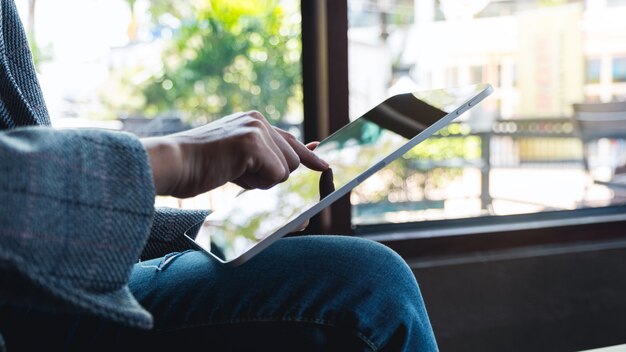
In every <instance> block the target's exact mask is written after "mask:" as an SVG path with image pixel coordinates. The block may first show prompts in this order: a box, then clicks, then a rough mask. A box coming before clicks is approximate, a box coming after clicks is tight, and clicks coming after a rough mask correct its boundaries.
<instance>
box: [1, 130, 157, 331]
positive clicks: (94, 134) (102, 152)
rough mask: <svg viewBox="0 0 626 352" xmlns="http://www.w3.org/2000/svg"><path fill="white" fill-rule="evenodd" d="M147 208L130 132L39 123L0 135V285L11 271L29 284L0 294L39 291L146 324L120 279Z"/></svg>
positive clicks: (146, 171) (138, 149)
mask: <svg viewBox="0 0 626 352" xmlns="http://www.w3.org/2000/svg"><path fill="white" fill-rule="evenodd" d="M153 211H154V186H153V181H152V173H151V169H150V165H149V163H148V158H147V154H146V152H145V150H144V149H143V146H142V144H141V143H140V142H139V140H138V139H137V138H135V137H133V136H131V135H129V134H126V133H118V132H107V131H92V130H62V131H58V130H54V129H51V128H45V127H31V128H20V129H15V130H11V131H5V132H0V224H2V226H0V281H4V280H5V279H6V278H7V277H9V275H13V274H15V273H17V274H18V275H19V277H21V278H23V279H24V281H25V282H27V283H28V284H29V285H31V286H32V287H36V288H37V290H23V291H21V292H14V290H15V289H16V288H15V287H14V285H2V287H0V296H3V297H19V298H20V299H23V300H29V297H28V295H27V294H28V293H29V292H31V291H33V292H34V291H37V292H45V294H47V295H49V296H50V297H53V298H55V299H60V300H61V301H63V302H64V303H67V304H69V305H70V306H72V307H74V309H81V310H87V311H90V312H92V313H95V314H98V315H100V316H103V317H108V318H110V319H114V320H117V321H119V322H122V323H126V324H130V325H134V326H142V327H148V326H150V325H151V318H150V315H149V314H148V313H147V312H145V311H144V310H143V309H142V308H141V307H140V306H139V305H138V304H137V303H136V301H135V300H134V298H133V297H132V296H131V294H130V293H129V291H128V289H127V287H126V283H127V281H128V278H129V275H130V270H131V267H132V264H133V263H135V262H136V261H137V258H138V257H139V255H140V253H141V251H142V248H143V247H144V244H145V241H146V239H147V237H148V233H149V229H150V225H151V221H152V217H153ZM30 301H31V303H33V304H42V302H43V301H42V300H41V297H34V298H32V299H31V300H30Z"/></svg>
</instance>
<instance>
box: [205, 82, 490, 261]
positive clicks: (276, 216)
mask: <svg viewBox="0 0 626 352" xmlns="http://www.w3.org/2000/svg"><path fill="white" fill-rule="evenodd" d="M485 88H486V87H485V86H484V85H476V86H468V87H461V88H456V89H441V90H432V91H425V92H417V93H407V94H399V95H396V96H393V97H391V98H389V99H387V100H385V101H384V102H382V103H381V104H379V105H378V106H376V107H375V108H373V109H372V110H370V111H368V112H367V113H365V114H364V115H363V116H361V117H359V118H358V119H356V120H354V121H352V122H351V123H349V124H348V125H346V126H344V127H343V128H341V129H340V130H339V131H337V132H335V133H334V134H332V135H331V136H329V137H328V138H326V139H325V140H323V141H321V143H320V144H319V146H318V147H317V149H316V150H315V153H316V154H317V155H319V156H320V157H321V158H322V159H324V160H326V161H327V162H328V164H330V166H331V169H330V170H329V171H327V172H324V173H320V172H318V171H313V170H310V169H308V168H306V167H305V166H302V165H300V167H299V168H298V169H296V170H295V171H293V172H292V173H291V175H290V177H289V178H288V179H287V180H286V181H285V182H283V183H280V184H278V185H276V186H274V187H272V188H270V189H268V190H250V191H245V192H243V193H242V194H240V195H239V196H237V197H236V198H235V199H234V201H233V202H232V203H231V204H229V205H226V206H224V207H223V208H220V209H216V211H215V212H213V213H212V214H210V215H209V216H208V217H207V218H206V220H205V222H204V224H203V226H202V227H201V229H200V231H199V232H198V234H197V236H196V237H195V239H194V240H195V242H196V244H197V245H199V246H200V247H201V248H202V249H204V250H206V251H208V252H210V253H211V254H213V255H214V256H215V257H217V258H218V259H219V260H220V261H223V262H229V261H231V260H233V259H236V258H238V257H240V256H242V254H244V253H246V252H247V251H249V250H250V249H252V248H254V247H255V246H257V245H258V244H259V242H260V241H262V240H263V239H265V238H267V237H268V236H279V237H280V236H284V235H286V234H287V233H289V232H293V231H296V230H297V229H298V227H299V226H300V225H301V224H302V223H304V222H305V221H306V220H307V219H309V218H310V217H311V216H312V215H314V213H317V212H319V211H320V210H321V209H323V207H326V206H327V205H328V204H330V202H332V201H334V200H336V199H338V198H339V197H340V196H343V195H344V194H346V193H347V192H348V191H349V190H350V189H352V188H354V187H355V186H356V185H358V184H359V183H361V182H362V181H363V180H364V179H365V178H367V177H369V176H370V175H371V174H372V173H373V172H375V171H377V170H379V169H380V168H382V167H384V166H385V165H386V164H387V163H389V162H391V161H392V160H393V159H396V158H397V157H399V156H401V155H402V154H404V153H405V152H406V151H408V150H409V149H410V148H406V150H404V151H403V150H402V148H403V147H406V146H407V145H408V144H411V143H409V142H411V141H413V142H414V139H415V137H416V136H418V135H420V133H422V132H424V131H425V130H427V129H428V128H429V127H431V126H432V127H437V129H436V130H438V129H440V128H441V127H443V126H445V124H446V123H448V122H450V121H451V120H452V119H453V117H452V116H449V119H448V120H449V121H446V122H445V123H442V124H441V126H433V125H434V124H436V123H437V122H442V121H441V119H442V118H443V117H446V116H448V115H449V113H450V112H454V111H455V110H457V109H458V108H459V107H461V106H463V105H464V104H465V103H467V102H468V100H470V99H472V98H474V97H476V96H477V94H479V93H480V92H482V91H484V90H485ZM462 110H465V109H462ZM461 112H462V111H460V110H459V111H457V112H456V113H455V114H454V115H460V113H461ZM436 130H433V129H432V128H431V130H428V132H427V133H425V134H427V135H428V136H430V135H431V134H432V133H434V132H436ZM426 137H427V136H425V137H424V138H423V139H425V138H426ZM423 139H422V140H423ZM415 144H417V142H416V143H414V144H413V145H415ZM413 145H410V146H409V147H412V146H413ZM399 152H401V153H399ZM346 188H347V189H346ZM326 198H333V199H326ZM320 200H322V203H320ZM324 200H326V201H324ZM324 203H327V204H324ZM316 207H317V209H316Z"/></svg>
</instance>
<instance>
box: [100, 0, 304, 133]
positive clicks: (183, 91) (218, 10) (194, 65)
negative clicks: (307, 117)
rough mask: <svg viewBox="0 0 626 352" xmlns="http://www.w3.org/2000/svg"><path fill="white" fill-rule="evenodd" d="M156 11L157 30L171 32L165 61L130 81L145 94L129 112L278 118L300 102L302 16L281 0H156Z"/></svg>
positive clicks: (199, 119) (136, 91) (203, 117)
mask: <svg viewBox="0 0 626 352" xmlns="http://www.w3.org/2000/svg"><path fill="white" fill-rule="evenodd" d="M150 11H151V14H152V18H153V23H154V26H155V29H156V30H161V31H162V32H163V33H172V36H171V39H170V40H168V41H167V43H166V44H165V49H164V51H163V54H162V61H163V66H162V67H161V68H160V69H158V70H153V71H154V72H150V73H149V74H145V73H144V75H145V76H146V77H145V78H144V79H137V76H141V75H140V74H137V76H135V77H133V78H131V79H130V81H132V82H135V84H134V86H133V87H134V89H133V90H134V91H133V92H132V93H131V95H139V96H141V99H139V100H137V99H135V100H134V101H140V104H134V105H132V106H125V107H124V108H126V109H129V108H130V109H131V111H127V112H128V113H135V114H137V113H138V114H142V115H146V116H154V115H157V114H160V113H164V112H168V111H172V110H174V111H177V112H181V113H182V114H183V116H184V117H185V118H186V119H187V120H189V121H191V122H197V123H204V122H208V121H211V120H214V119H216V118H219V117H221V116H224V115H227V114H230V113H233V112H237V111H247V110H259V111H260V112H262V113H263V114H264V115H265V116H266V117H267V118H268V119H270V120H272V121H277V120H280V119H281V118H282V117H284V115H285V114H286V113H287V112H288V111H293V110H294V107H295V108H298V107H300V106H301V103H300V101H301V99H302V92H301V85H300V77H301V75H300V52H301V45H300V40H299V38H300V27H299V22H300V17H299V14H298V13H294V14H287V13H286V12H285V11H284V9H283V8H282V7H281V6H280V5H279V3H278V1H276V0H265V1H232V0H230V1H229V0H202V1H190V2H175V1H164V0H155V1H153V2H151V9H150ZM131 100H132V99H131ZM108 101H109V102H110V101H111V99H108ZM112 105H113V104H112Z"/></svg>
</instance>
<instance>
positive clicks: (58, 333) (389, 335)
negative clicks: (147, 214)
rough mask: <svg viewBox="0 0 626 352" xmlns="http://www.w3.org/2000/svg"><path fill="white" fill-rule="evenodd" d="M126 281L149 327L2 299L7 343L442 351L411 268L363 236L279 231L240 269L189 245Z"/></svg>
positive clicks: (12, 346) (139, 268) (14, 346)
mask: <svg viewBox="0 0 626 352" xmlns="http://www.w3.org/2000/svg"><path fill="white" fill-rule="evenodd" d="M129 285H130V288H131V290H132V292H133V293H134V295H135V297H136V298H137V299H138V300H139V302H140V303H141V304H142V305H143V306H144V307H145V308H146V309H147V310H148V311H150V312H151V313H152V314H153V315H154V319H155V327H154V329H153V330H150V331H142V330H137V329H130V328H126V327H123V326H119V325H116V324H112V323H109V322H105V321H102V320H98V319H95V318H93V317H90V316H76V315H72V316H70V315H65V314H61V313H52V312H43V311H40V310H37V309H33V308H25V307H16V306H6V305H5V306H3V307H0V321H4V322H0V328H1V329H0V331H3V333H4V337H5V340H6V343H7V347H8V351H9V352H11V351H17V350H20V349H21V348H20V347H24V348H25V349H26V348H37V347H42V346H45V347H46V349H48V350H58V349H63V348H65V349H68V350H89V349H92V348H93V347H94V346H95V347H99V348H105V347H106V348H107V349H111V350H116V351H117V350H121V351H125V350H132V349H139V348H141V350H151V349H152V350H170V351H174V350H180V349H181V347H192V346H197V347H200V348H201V349H203V350H208V351H436V350H437V345H436V341H435V338H434V334H433V331H432V328H431V326H430V322H429V319H428V315H427V313H426V308H425V306H424V302H423V299H422V296H421V294H420V291H419V288H418V286H417V282H416V281H415V278H414V276H413V274H412V272H411V271H410V269H409V268H408V266H407V265H406V263H405V262H404V261H403V260H402V258H401V257H400V256H398V255H397V254H396V253H395V252H393V251H391V250H390V249H388V248H387V247H385V246H383V245H381V244H378V243H376V242H373V241H369V240H365V239H360V238H355V237H347V236H301V237H289V238H283V239H280V240H279V241H277V242H276V243H274V244H273V245H271V246H270V247H269V248H267V249H266V250H265V251H263V252H262V253H260V254H259V255H257V256H256V257H254V258H252V259H251V260H250V261H249V262H247V263H245V264H243V265H242V266H240V267H235V268H231V267H227V266H223V265H221V264H219V263H217V262H216V261H214V260H213V259H211V258H209V257H207V256H206V255H205V254H204V253H202V252H199V251H187V252H183V253H179V254H173V255H168V256H166V257H164V258H158V259H153V260H150V261H145V262H141V263H138V264H136V265H135V266H134V268H133V271H132V275H131V280H130V284H129ZM24 332H30V337H29V336H28V335H27V334H24ZM21 336H24V338H22V337H21ZM37 344H42V346H36V345H37Z"/></svg>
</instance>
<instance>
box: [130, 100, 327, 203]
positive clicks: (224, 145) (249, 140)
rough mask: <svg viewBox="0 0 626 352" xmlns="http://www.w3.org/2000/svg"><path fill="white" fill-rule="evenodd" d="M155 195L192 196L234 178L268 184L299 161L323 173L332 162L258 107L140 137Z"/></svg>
mask: <svg viewBox="0 0 626 352" xmlns="http://www.w3.org/2000/svg"><path fill="white" fill-rule="evenodd" d="M142 143H143V144H144V147H145V148H146V150H147V152H148V156H149V159H150V164H151V166H152V174H153V177H154V184H155V187H156V191H157V194H159V195H172V196H175V197H181V198H184V197H192V196H195V195H198V194H200V193H203V192H206V191H209V190H211V189H213V188H216V187H219V186H221V185H223V184H225V183H227V182H234V183H236V184H238V185H240V186H241V187H244V188H248V189H251V188H263V189H266V188H270V187H272V186H273V185H275V184H277V183H279V182H283V181H285V180H286V179H287V178H288V177H289V174H290V173H291V172H292V171H293V170H295V169H296V168H298V166H299V165H300V164H303V165H305V166H306V167H308V168H310V169H313V170H317V171H324V170H326V169H328V167H329V166H328V164H327V163H326V162H325V161H323V160H321V159H320V158H318V157H317V156H316V155H315V154H314V153H313V152H312V151H311V150H310V149H309V148H310V147H312V146H313V145H314V144H312V145H310V146H309V148H307V146H305V145H304V144H302V143H301V142H300V141H298V140H297V139H296V138H295V137H294V136H293V135H291V134H290V133H288V132H286V131H283V130H281V129H279V128H276V127H273V126H272V125H270V124H269V122H268V121H267V120H266V119H265V117H263V115H262V114H260V113H259V112H256V111H251V112H247V113H238V114H233V115H229V116H226V117H224V118H222V119H219V120H217V121H214V122H212V123H209V124H207V125H204V126H202V127H198V128H194V129H191V130H188V131H183V132H180V133H176V134H172V135H168V136H162V137H151V138H145V139H142Z"/></svg>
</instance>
